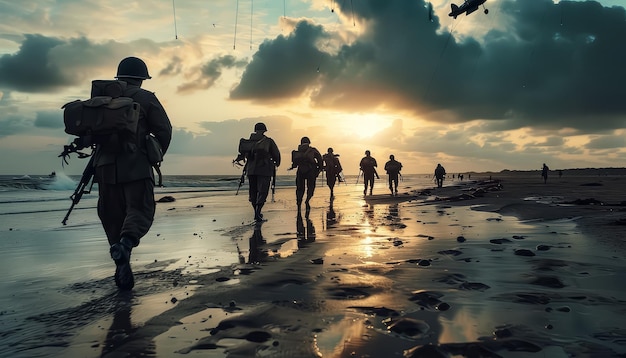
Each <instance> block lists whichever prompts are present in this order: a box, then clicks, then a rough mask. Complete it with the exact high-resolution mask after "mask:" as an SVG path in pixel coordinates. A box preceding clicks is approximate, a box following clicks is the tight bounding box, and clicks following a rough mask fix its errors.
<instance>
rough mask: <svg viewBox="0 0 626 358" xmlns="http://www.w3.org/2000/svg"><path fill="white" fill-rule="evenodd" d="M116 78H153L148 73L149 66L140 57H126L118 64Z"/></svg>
mask: <svg viewBox="0 0 626 358" xmlns="http://www.w3.org/2000/svg"><path fill="white" fill-rule="evenodd" d="M115 77H116V78H123V77H125V78H138V79H142V80H148V79H150V78H152V77H151V76H150V75H149V74H148V66H146V63H145V62H143V60H141V59H140V58H137V57H126V58H125V59H123V60H122V61H120V64H119V65H118V66H117V76H115Z"/></svg>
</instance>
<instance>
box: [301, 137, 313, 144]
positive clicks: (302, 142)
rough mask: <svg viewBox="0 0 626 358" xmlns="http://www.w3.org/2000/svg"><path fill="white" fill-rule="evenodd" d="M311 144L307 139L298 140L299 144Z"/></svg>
mask: <svg viewBox="0 0 626 358" xmlns="http://www.w3.org/2000/svg"><path fill="white" fill-rule="evenodd" d="M305 143H307V144H311V140H310V139H309V137H302V139H300V144H305Z"/></svg>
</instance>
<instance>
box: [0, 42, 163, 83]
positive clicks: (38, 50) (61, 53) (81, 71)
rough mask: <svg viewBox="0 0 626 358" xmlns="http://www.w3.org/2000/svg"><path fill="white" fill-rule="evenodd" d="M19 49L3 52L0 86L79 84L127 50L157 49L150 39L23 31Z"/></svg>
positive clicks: (0, 57) (113, 71) (112, 63)
mask: <svg viewBox="0 0 626 358" xmlns="http://www.w3.org/2000/svg"><path fill="white" fill-rule="evenodd" d="M21 41H22V42H21V44H20V48H19V50H18V51H17V52H16V53H13V54H4V55H2V56H0V89H10V90H15V91H20V92H33V93H34V92H50V91H54V90H56V89H58V88H61V87H64V86H70V85H75V84H80V83H82V82H83V80H84V79H85V78H90V76H91V75H92V73H93V71H94V69H97V68H100V67H108V68H111V74H112V75H113V74H114V73H115V68H116V67H117V63H118V62H119V60H120V59H121V58H124V57H125V56H126V54H128V53H137V52H156V51H158V46H157V45H156V44H155V43H154V42H152V41H150V40H137V41H134V42H130V43H118V42H114V41H108V42H103V43H94V42H92V41H91V40H89V39H87V38H85V37H77V38H70V39H61V38H55V37H46V36H44V35H32V34H29V35H24V37H23V38H22V39H21Z"/></svg>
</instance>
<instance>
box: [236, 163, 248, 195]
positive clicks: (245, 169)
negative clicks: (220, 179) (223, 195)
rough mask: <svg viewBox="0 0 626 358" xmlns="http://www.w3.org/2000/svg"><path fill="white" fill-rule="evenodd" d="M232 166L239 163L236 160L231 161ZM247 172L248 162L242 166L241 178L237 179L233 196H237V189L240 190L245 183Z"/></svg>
mask: <svg viewBox="0 0 626 358" xmlns="http://www.w3.org/2000/svg"><path fill="white" fill-rule="evenodd" d="M233 164H235V165H241V163H239V161H238V160H237V159H235V160H233ZM247 170H248V161H247V160H246V163H245V164H244V165H243V170H242V171H241V178H239V186H238V187H237V192H235V195H239V189H241V186H242V185H243V183H244V182H245V181H246V171H247Z"/></svg>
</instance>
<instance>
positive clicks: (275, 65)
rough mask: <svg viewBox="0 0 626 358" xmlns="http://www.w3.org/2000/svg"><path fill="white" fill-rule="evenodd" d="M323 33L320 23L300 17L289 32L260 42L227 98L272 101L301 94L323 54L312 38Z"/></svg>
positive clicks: (315, 38)
mask: <svg viewBox="0 0 626 358" xmlns="http://www.w3.org/2000/svg"><path fill="white" fill-rule="evenodd" d="M324 36H325V35H324V32H323V28H322V26H316V25H313V24H311V23H309V22H308V21H300V22H299V23H298V24H297V25H296V27H295V29H294V31H293V32H292V33H291V34H289V36H283V35H280V36H278V37H277V38H276V39H274V40H272V41H269V40H268V41H265V42H263V43H262V44H261V45H260V46H259V50H258V51H257V52H256V53H255V54H254V56H253V58H252V61H251V62H250V64H249V65H248V66H247V67H246V70H245V72H244V73H243V75H242V78H241V81H240V83H239V84H238V85H237V86H236V87H235V88H234V89H233V90H232V91H231V93H230V98H231V99H239V100H240V99H251V100H258V101H273V100H276V99H288V98H295V97H298V96H300V95H302V94H303V93H304V92H305V91H306V89H307V88H309V86H311V85H312V84H313V83H314V81H315V79H316V78H317V77H318V73H317V68H318V67H319V65H320V62H321V60H322V59H323V58H324V57H325V55H324V53H323V52H321V51H320V50H318V49H317V47H316V42H317V41H318V40H320V39H323V38H324Z"/></svg>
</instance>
